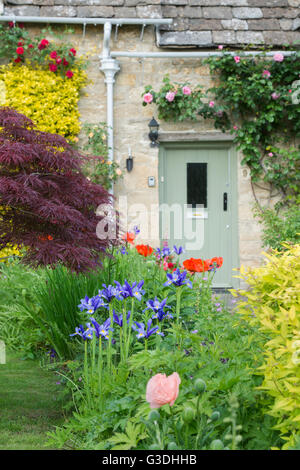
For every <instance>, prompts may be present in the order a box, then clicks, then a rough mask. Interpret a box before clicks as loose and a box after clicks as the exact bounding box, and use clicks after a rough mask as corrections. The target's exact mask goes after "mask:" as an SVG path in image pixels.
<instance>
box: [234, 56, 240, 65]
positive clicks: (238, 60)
mask: <svg viewBox="0 0 300 470" xmlns="http://www.w3.org/2000/svg"><path fill="white" fill-rule="evenodd" d="M234 60H235V63H236V64H238V63H239V62H240V60H241V58H240V56H239V55H236V56H234Z"/></svg>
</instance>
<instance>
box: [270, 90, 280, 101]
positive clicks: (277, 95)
mask: <svg viewBox="0 0 300 470" xmlns="http://www.w3.org/2000/svg"><path fill="white" fill-rule="evenodd" d="M271 96H272V98H273V100H277V99H278V98H279V97H280V94H279V93H276V91H274V93H272V95H271Z"/></svg>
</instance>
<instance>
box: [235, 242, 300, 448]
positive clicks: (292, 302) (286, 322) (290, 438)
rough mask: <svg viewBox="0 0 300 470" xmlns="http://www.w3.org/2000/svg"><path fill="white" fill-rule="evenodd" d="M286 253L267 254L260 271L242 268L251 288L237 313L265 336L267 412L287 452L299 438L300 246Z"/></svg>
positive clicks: (264, 367)
mask: <svg viewBox="0 0 300 470" xmlns="http://www.w3.org/2000/svg"><path fill="white" fill-rule="evenodd" d="M284 246H285V248H286V251H285V252H282V253H278V252H273V253H272V254H265V256H266V257H267V259H268V262H267V264H265V265H264V266H262V267H259V268H256V269H244V268H241V275H240V276H238V277H240V278H241V279H244V280H245V281H246V282H247V283H248V284H249V286H250V290H249V291H248V290H247V291H238V292H237V291H232V293H233V295H234V296H237V295H243V296H244V297H245V300H244V301H242V302H239V304H238V311H239V313H241V314H243V315H244V316H245V317H246V318H247V319H248V321H250V322H251V323H253V322H254V323H258V324H259V326H260V329H261V330H262V331H263V332H264V333H265V334H266V338H267V340H266V343H265V345H264V348H265V351H264V364H263V365H262V366H261V367H260V370H259V373H261V374H263V376H264V380H263V383H262V385H261V387H259V388H260V389H262V390H265V391H266V392H267V393H268V394H269V395H270V396H271V397H272V406H271V408H270V409H269V410H268V413H269V414H270V415H272V416H274V417H275V418H276V419H277V425H276V429H278V430H280V432H281V434H282V438H283V439H284V440H286V441H287V442H286V444H285V445H284V446H283V449H288V448H291V447H292V446H294V445H295V442H296V437H300V245H299V244H296V245H288V244H284Z"/></svg>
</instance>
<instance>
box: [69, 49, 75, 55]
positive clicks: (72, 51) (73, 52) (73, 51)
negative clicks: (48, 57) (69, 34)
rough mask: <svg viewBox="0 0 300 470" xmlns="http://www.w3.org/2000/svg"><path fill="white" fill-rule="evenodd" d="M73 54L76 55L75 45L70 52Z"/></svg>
mask: <svg viewBox="0 0 300 470" xmlns="http://www.w3.org/2000/svg"><path fill="white" fill-rule="evenodd" d="M71 54H73V56H74V57H75V55H76V50H75V49H74V48H73V47H72V48H71V49H70V52H69V55H71Z"/></svg>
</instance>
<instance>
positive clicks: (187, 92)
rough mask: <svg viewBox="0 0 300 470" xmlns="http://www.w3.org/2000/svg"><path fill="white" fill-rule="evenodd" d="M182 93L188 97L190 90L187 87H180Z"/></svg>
mask: <svg viewBox="0 0 300 470" xmlns="http://www.w3.org/2000/svg"><path fill="white" fill-rule="evenodd" d="M182 93H183V94H184V95H190V94H191V93H192V90H191V89H190V87H189V86H184V87H182Z"/></svg>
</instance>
